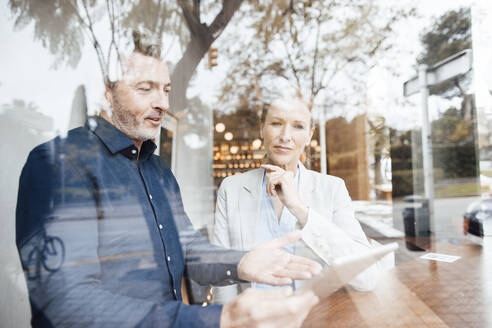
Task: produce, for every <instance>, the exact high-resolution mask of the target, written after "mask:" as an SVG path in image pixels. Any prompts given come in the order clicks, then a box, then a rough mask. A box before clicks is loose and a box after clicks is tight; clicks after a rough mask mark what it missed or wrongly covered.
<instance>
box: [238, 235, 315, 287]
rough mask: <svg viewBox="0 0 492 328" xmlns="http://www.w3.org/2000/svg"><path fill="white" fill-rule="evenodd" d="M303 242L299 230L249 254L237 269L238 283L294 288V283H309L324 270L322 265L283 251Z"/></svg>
mask: <svg viewBox="0 0 492 328" xmlns="http://www.w3.org/2000/svg"><path fill="white" fill-rule="evenodd" d="M300 238H301V231H300V230H296V231H294V232H291V233H288V234H286V235H285V236H283V237H280V238H276V239H272V240H269V241H267V242H264V243H262V244H260V245H258V246H257V247H255V248H254V249H252V250H251V251H249V252H248V253H246V255H244V256H243V258H242V259H241V261H240V262H239V265H238V270H237V272H238V276H239V279H241V280H247V281H251V282H260V283H265V284H269V285H276V286H281V285H289V284H291V283H292V280H294V279H296V280H298V279H310V278H312V277H313V276H314V275H317V274H319V273H320V272H321V270H322V267H321V265H320V264H319V263H317V262H315V261H312V260H310V259H307V258H304V257H301V256H296V255H292V254H289V253H287V252H285V251H283V250H282V249H281V248H282V247H283V246H286V245H289V244H292V243H294V242H296V241H297V240H299V239H300Z"/></svg>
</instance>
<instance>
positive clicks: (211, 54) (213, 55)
mask: <svg viewBox="0 0 492 328" xmlns="http://www.w3.org/2000/svg"><path fill="white" fill-rule="evenodd" d="M218 56H219V55H218V53H217V48H210V49H208V68H212V67H214V66H217V57H218Z"/></svg>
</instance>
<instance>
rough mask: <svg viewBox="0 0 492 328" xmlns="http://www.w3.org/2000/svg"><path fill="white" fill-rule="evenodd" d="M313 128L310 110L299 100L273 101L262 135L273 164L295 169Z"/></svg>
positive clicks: (262, 128)
mask: <svg viewBox="0 0 492 328" xmlns="http://www.w3.org/2000/svg"><path fill="white" fill-rule="evenodd" d="M313 132H314V129H312V127H311V112H310V111H309V109H308V108H307V106H306V105H305V104H304V103H303V102H302V101H301V100H300V99H293V100H277V101H274V102H273V103H272V105H271V106H270V108H269V109H268V112H267V114H266V117H265V122H264V123H263V125H262V127H261V137H262V138H263V143H264V146H265V151H266V153H267V156H268V159H269V161H270V163H272V164H274V165H277V166H280V167H283V168H294V167H296V165H297V161H298V160H299V158H300V157H301V154H302V151H303V150H304V147H306V146H307V144H309V142H310V140H311V137H312V136H313Z"/></svg>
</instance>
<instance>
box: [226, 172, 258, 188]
mask: <svg viewBox="0 0 492 328" xmlns="http://www.w3.org/2000/svg"><path fill="white" fill-rule="evenodd" d="M262 174H263V169H260V168H258V169H252V170H249V171H246V172H243V173H238V174H234V175H231V176H229V177H227V178H225V179H224V180H222V183H221V184H220V188H221V189H223V188H231V187H237V186H238V185H242V184H249V183H251V181H252V180H254V179H256V178H257V177H259V176H261V175H262Z"/></svg>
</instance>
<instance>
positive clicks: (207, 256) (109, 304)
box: [16, 118, 244, 327]
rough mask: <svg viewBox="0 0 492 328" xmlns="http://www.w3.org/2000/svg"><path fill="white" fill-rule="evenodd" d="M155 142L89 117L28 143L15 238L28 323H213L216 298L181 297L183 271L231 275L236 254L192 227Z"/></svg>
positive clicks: (214, 278) (217, 279)
mask: <svg viewBox="0 0 492 328" xmlns="http://www.w3.org/2000/svg"><path fill="white" fill-rule="evenodd" d="M155 148H156V145H155V144H154V143H153V142H152V141H150V140H149V141H146V142H144V143H143V145H142V147H141V150H140V152H138V151H137V148H136V147H135V145H134V144H133V142H132V141H131V140H130V139H129V138H128V137H127V136H126V135H125V134H123V133H122V132H121V131H120V130H118V129H116V128H115V127H114V126H113V125H112V124H110V123H109V122H107V121H106V120H104V119H102V118H89V120H88V122H87V124H86V126H85V127H82V128H77V129H74V130H71V131H69V133H68V135H67V136H66V137H65V138H60V137H58V138H55V139H53V140H51V141H49V142H47V143H44V144H42V145H40V146H38V147H36V148H35V149H34V150H32V151H31V153H30V154H29V158H28V160H27V162H26V164H25V166H24V168H23V170H22V174H21V178H20V183H19V195H18V201H17V213H16V223H17V236H16V237H17V246H18V248H19V253H20V256H21V261H22V264H23V268H24V270H25V272H26V277H27V284H28V289H29V297H30V302H31V308H32V316H33V317H32V324H33V326H34V327H36V326H43V327H52V326H69V327H74V326H104V327H108V326H114V327H126V326H129V327H133V326H152V327H171V326H172V327H216V326H219V319H220V313H221V307H220V306H209V307H201V306H197V305H194V306H193V305H192V306H188V305H185V304H183V302H182V299H181V280H182V277H183V275H187V276H188V277H189V278H190V279H193V280H195V281H196V282H198V283H200V284H203V285H205V284H211V285H225V284H230V283H234V282H236V281H237V280H238V278H237V271H236V268H237V263H238V261H239V259H240V258H241V256H242V255H243V254H244V253H242V252H234V251H229V250H224V249H221V248H218V247H215V246H212V245H210V244H208V243H207V242H206V239H205V238H204V237H203V236H201V235H200V234H199V233H197V232H195V231H194V230H193V228H192V225H191V223H190V221H189V219H188V217H187V216H186V214H185V212H184V209H183V203H182V201H181V195H180V191H179V187H178V184H177V182H176V180H175V178H174V176H173V174H172V173H171V171H170V170H169V168H168V167H167V166H166V165H165V164H164V163H163V161H162V159H161V158H160V157H158V156H156V155H153V152H154V150H155Z"/></svg>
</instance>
